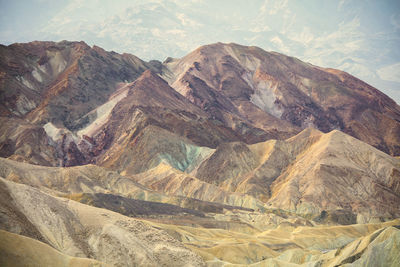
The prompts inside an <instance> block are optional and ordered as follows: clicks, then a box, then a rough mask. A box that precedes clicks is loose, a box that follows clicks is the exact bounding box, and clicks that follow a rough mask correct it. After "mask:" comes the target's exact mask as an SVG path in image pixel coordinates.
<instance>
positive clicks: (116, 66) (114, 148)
mask: <svg viewBox="0 0 400 267" xmlns="http://www.w3.org/2000/svg"><path fill="white" fill-rule="evenodd" d="M0 99H1V103H0V157H1V158H0V191H1V194H0V229H1V230H0V248H1V249H2V252H3V251H4V252H3V253H0V265H5V266H7V264H9V265H11V266H13V265H17V264H18V263H17V262H16V261H18V260H21V262H23V263H25V262H28V261H29V262H30V261H33V262H34V263H35V264H37V265H46V264H47V265H51V264H50V263H49V262H51V261H53V262H64V263H68V264H70V265H73V264H79V265H83V266H89V265H93V264H94V265H96V266H97V265H99V266H108V265H115V266H125V265H128V266H137V265H149V266H153V265H157V264H159V265H163V266H205V264H208V265H209V266H224V265H229V264H234V265H236V264H239V265H249V264H255V265H252V266H271V265H274V266H275V265H276V266H289V265H290V266H297V265H302V264H307V265H310V266H337V265H343V264H347V263H348V264H353V263H354V265H355V266H361V265H362V266H376V264H374V263H375V261H376V260H377V258H376V253H375V252H374V251H378V252H379V261H380V262H384V263H385V264H388V265H390V264H394V265H393V266H395V265H396V264H397V263H399V259H398V252H397V251H396V248H397V247H398V246H400V244H399V242H398V241H399V240H400V238H399V235H400V230H399V229H398V225H399V220H398V218H400V206H399V203H400V158H399V157H398V156H399V155H400V107H399V106H398V105H397V104H396V103H395V102H394V101H393V100H392V99H390V98H389V97H387V96H386V95H385V94H383V93H381V92H380V91H379V90H377V89H375V88H373V87H371V86H370V85H368V84H366V83H364V82H363V81H361V80H359V79H357V78H355V77H353V76H351V75H349V74H347V73H345V72H342V71H340V70H335V69H327V68H321V67H317V66H314V65H311V64H308V63H305V62H302V61H300V60H298V59H296V58H293V57H289V56H285V55H282V54H279V53H275V52H266V51H264V50H262V49H260V48H258V47H247V46H241V45H237V44H223V43H217V44H211V45H206V46H202V47H200V48H198V49H196V50H195V51H193V52H192V53H190V54H188V55H187V56H185V57H183V58H181V59H173V58H167V60H165V61H164V62H163V63H162V62H159V61H150V62H145V61H143V60H141V59H139V58H137V57H136V56H134V55H130V54H118V53H115V52H107V51H105V50H103V49H102V48H100V47H97V46H93V47H90V46H88V45H87V44H85V43H84V42H68V41H62V42H58V43H55V42H32V43H27V44H13V45H10V46H0ZM132 217H134V218H132ZM66 222H68V223H66ZM339 225H340V226H339ZM317 226H318V227H317ZM4 240H5V241H6V242H7V244H10V246H9V247H7V246H4V245H3V244H4V242H1V241H4ZM21 244H22V245H21ZM30 246H31V247H30ZM28 247H29V248H28ZM382 248H385V249H382ZM386 248H388V249H386ZM35 255H36V256H35ZM37 255H45V257H38V256H37ZM396 257H397V258H396ZM16 259H17V260H16ZM3 263H4V264H3ZM397 265H398V264H397ZM397 265H396V266H397Z"/></svg>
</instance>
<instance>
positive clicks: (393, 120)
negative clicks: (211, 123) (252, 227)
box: [163, 43, 400, 155]
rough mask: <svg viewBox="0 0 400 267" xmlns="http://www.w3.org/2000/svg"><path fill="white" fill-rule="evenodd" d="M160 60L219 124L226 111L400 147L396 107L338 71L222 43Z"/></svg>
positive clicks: (275, 126)
mask: <svg viewBox="0 0 400 267" xmlns="http://www.w3.org/2000/svg"><path fill="white" fill-rule="evenodd" d="M165 66H166V70H164V71H163V77H165V79H166V80H168V82H169V83H170V84H171V86H172V87H173V88H175V89H176V90H177V91H178V92H180V93H181V94H182V95H184V96H186V97H187V98H188V99H190V100H191V101H192V102H193V103H195V104H197V105H199V106H201V107H202V108H203V109H205V110H209V111H210V112H211V113H212V114H213V115H214V116H215V117H216V118H218V119H220V120H221V121H224V122H225V123H228V122H227V120H226V119H225V118H226V116H225V114H234V115H236V116H238V117H240V118H242V119H243V120H245V121H247V122H249V123H250V124H251V125H256V126H257V127H259V128H261V129H263V130H265V131H274V132H276V133H279V134H277V136H279V137H282V136H285V135H284V134H283V133H285V132H286V133H287V134H289V135H290V134H292V133H293V131H295V129H298V128H303V129H304V128H306V127H310V126H312V127H315V128H317V129H319V130H321V131H323V132H329V131H331V130H334V129H338V130H341V131H344V132H346V133H348V134H350V135H352V136H354V137H356V138H358V139H360V140H362V141H364V142H366V143H369V144H371V145H373V146H375V147H377V148H378V149H380V150H383V151H384V152H386V153H389V154H392V155H398V154H399V153H400V146H399V144H400V124H399V121H400V108H399V106H398V105H397V104H396V103H395V102H394V101H393V100H392V99H390V98H389V97H387V96H386V95H384V94H383V93H381V92H380V91H378V90H376V89H375V88H373V87H371V86H369V85H368V84H366V83H364V82H362V81H360V80H358V79H357V78H355V77H353V76H351V75H349V74H347V73H344V72H341V71H339V70H334V69H324V68H320V67H317V66H313V65H311V64H308V63H304V62H302V61H300V60H298V59H296V58H292V57H288V56H285V55H282V54H279V53H274V52H272V53H269V52H265V51H263V50H262V49H260V48H257V47H246V46H241V45H236V44H222V43H217V44H212V45H206V46H203V47H200V48H198V49H197V50H195V51H193V52H192V53H190V54H189V55H187V56H185V57H183V58H181V59H177V60H170V61H168V62H165ZM231 116H233V115H231ZM296 127H298V128H296ZM286 136H287V135H286ZM275 138H276V137H275ZM283 139H284V138H283Z"/></svg>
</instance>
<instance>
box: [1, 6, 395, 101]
mask: <svg viewBox="0 0 400 267" xmlns="http://www.w3.org/2000/svg"><path fill="white" fill-rule="evenodd" d="M33 40H52V41H60V40H71V41H72V40H78V41H80V40H83V41H85V42H87V43H88V44H89V45H93V44H96V45H98V46H101V47H103V48H105V49H106V50H114V51H116V52H129V53H132V54H135V55H137V56H139V57H140V58H142V59H144V60H149V59H158V60H161V61H162V60H164V59H165V58H166V57H168V56H172V57H181V56H183V55H185V54H186V53H188V52H190V51H191V50H193V49H195V48H197V47H198V46H200V45H203V44H208V43H214V42H235V43H239V44H243V45H256V46H259V47H261V48H263V49H265V50H267V51H269V50H274V51H278V52H281V53H284V54H287V55H290V56H294V57H297V58H300V59H302V60H304V61H307V62H310V63H313V64H315V65H319V66H323V67H333V68H338V69H342V70H345V71H347V72H349V73H351V74H353V75H355V76H357V77H359V78H361V79H362V80H364V81H366V82H368V83H370V84H372V85H373V86H375V87H377V88H378V89H380V90H382V91H383V92H385V93H386V94H388V95H389V96H390V97H392V98H393V99H395V100H396V101H397V103H400V1H399V0H392V1H385V0H381V1H379V0H375V1H372V0H371V1H367V0H366V1H362V0H354V1H352V0H341V1H334V0H326V1H323V0H303V1H300V0H297V1H289V0H277V1H273V0H240V1H239V0H165V1H162V0H150V1H138V0H121V1H117V0H110V1H108V0H85V1H84V0H57V1H56V0H31V1H22V0H13V1H12V0H8V1H5V0H0V43H2V44H10V43H13V42H28V41H33Z"/></svg>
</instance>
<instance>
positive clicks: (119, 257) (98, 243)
mask: <svg viewBox="0 0 400 267" xmlns="http://www.w3.org/2000/svg"><path fill="white" fill-rule="evenodd" d="M0 186H1V187H2V190H5V191H6V192H7V193H8V194H9V196H10V197H11V199H9V200H8V201H12V202H13V203H15V208H16V209H17V210H15V212H17V211H18V212H19V213H21V214H23V215H24V216H25V218H26V219H27V220H28V221H29V222H30V223H31V224H32V225H33V226H34V227H35V228H36V229H37V231H38V232H39V233H40V234H41V235H42V238H43V239H44V241H45V242H46V243H48V244H49V245H51V246H52V247H53V248H55V249H56V250H58V251H60V252H61V253H64V254H67V255H69V256H72V257H85V258H86V257H91V258H95V259H97V260H99V261H102V262H104V263H107V264H110V265H117V266H122V265H125V266H137V265H148V266H154V265H159V264H161V265H166V266H172V265H182V266H185V265H186V266H204V263H203V261H202V260H201V259H200V257H199V256H197V255H196V254H194V253H193V252H191V251H190V250H188V249H186V248H185V247H184V246H183V245H182V244H180V243H179V242H178V241H176V240H175V239H173V238H172V237H170V236H169V235H168V234H166V233H165V232H163V231H161V230H158V229H155V228H153V227H151V226H149V225H148V224H146V223H145V222H140V221H138V220H135V219H132V218H128V217H125V216H122V215H120V214H118V213H114V212H111V211H107V210H104V209H97V208H93V207H90V206H86V205H83V204H80V203H77V202H75V201H71V200H66V199H59V198H55V197H52V196H50V195H47V194H45V193H43V192H41V191H39V190H37V189H34V188H32V187H29V186H26V185H21V184H16V183H13V182H10V181H7V180H4V179H3V178H1V179H0ZM4 204H5V203H2V206H3V205H4ZM4 219H5V220H10V217H7V215H6V217H5V218H3V220H4ZM10 225H11V228H7V229H5V230H7V231H11V232H15V233H17V234H19V232H20V231H21V229H18V228H13V224H10ZM21 226H22V227H26V225H21ZM2 227H4V226H3V225H2ZM28 234H30V232H29V231H28Z"/></svg>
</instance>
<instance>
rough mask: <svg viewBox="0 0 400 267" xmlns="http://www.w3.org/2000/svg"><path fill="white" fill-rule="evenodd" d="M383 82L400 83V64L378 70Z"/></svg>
mask: <svg viewBox="0 0 400 267" xmlns="http://www.w3.org/2000/svg"><path fill="white" fill-rule="evenodd" d="M377 72H378V75H379V77H380V78H381V79H382V80H385V81H391V82H398V83H400V62H397V63H395V64H392V65H389V66H385V67H383V68H380V69H378V71H377Z"/></svg>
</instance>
